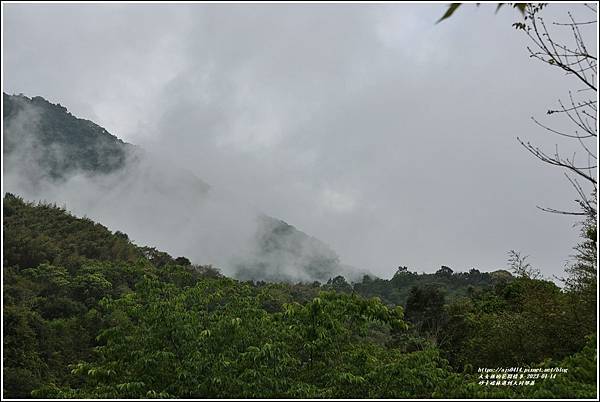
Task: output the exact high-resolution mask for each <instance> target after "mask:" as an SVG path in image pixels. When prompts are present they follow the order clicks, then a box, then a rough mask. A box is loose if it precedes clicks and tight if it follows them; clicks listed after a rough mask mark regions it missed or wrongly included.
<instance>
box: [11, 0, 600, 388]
mask: <svg viewBox="0 0 600 402" xmlns="http://www.w3.org/2000/svg"><path fill="white" fill-rule="evenodd" d="M459 6H460V4H458V3H454V4H452V5H450V6H449V7H448V9H447V11H446V13H445V14H444V15H443V16H442V18H441V19H440V21H442V20H447V19H449V18H450V17H452V16H453V14H454V12H455V11H456V10H457V9H458V8H459ZM501 6H502V5H499V6H498V9H500V8H502V7H501ZM585 7H587V9H588V10H589V11H590V12H591V13H592V14H593V15H594V18H593V19H591V20H585V21H583V20H577V19H575V18H574V17H573V16H572V15H571V14H569V20H568V21H567V22H565V23H562V22H553V26H554V27H558V28H566V29H568V30H570V32H572V35H573V39H574V45H568V44H564V43H562V42H559V41H557V40H555V39H553V36H552V35H551V34H550V31H549V29H548V26H549V24H547V23H546V22H544V19H543V18H542V15H543V14H542V10H545V9H546V6H545V5H535V4H529V3H527V4H526V3H516V4H514V5H513V8H515V9H517V10H518V11H519V12H520V13H522V16H523V19H522V21H521V20H519V22H517V23H515V24H514V25H513V26H514V27H515V28H516V29H517V30H518V31H523V32H524V33H525V34H526V35H527V36H528V37H529V38H530V39H531V40H532V42H533V45H532V47H531V48H530V49H529V52H530V56H531V57H532V59H535V60H538V61H542V62H544V63H546V64H548V65H549V66H550V67H551V68H558V69H559V70H561V71H562V72H564V73H566V75H567V78H573V77H575V81H577V82H578V83H579V85H583V86H584V87H585V88H584V90H582V89H581V88H579V87H577V89H574V90H573V92H572V93H569V96H568V101H567V102H562V101H559V103H558V104H559V108H557V109H551V110H549V111H548V115H551V116H552V117H557V116H562V117H564V118H565V121H566V122H567V126H566V127H567V129H566V130H564V129H563V128H560V129H558V128H553V127H552V126H550V125H547V124H546V123H543V122H541V121H540V119H538V118H534V119H533V120H534V122H535V123H536V124H537V126H540V127H541V128H542V129H543V130H545V131H547V132H548V133H549V134H551V135H558V136H559V137H563V138H566V139H567V140H569V141H571V143H572V144H571V145H573V144H574V147H575V148H576V149H578V151H576V153H575V154H573V156H566V155H568V154H567V153H563V152H559V150H558V149H559V148H558V146H556V147H555V149H556V152H555V153H547V152H546V151H544V150H542V149H543V148H542V147H541V146H538V145H532V144H530V143H528V142H525V141H524V140H522V139H521V137H518V141H519V142H520V144H521V145H522V146H523V147H525V149H526V150H527V151H529V152H530V153H532V154H533V156H535V157H536V158H537V159H539V160H541V161H542V162H544V163H546V164H547V165H551V166H553V167H558V168H560V169H561V170H563V171H564V172H565V175H566V178H567V181H568V183H569V184H570V187H567V189H568V191H574V194H575V196H576V197H577V199H575V200H574V201H575V207H576V208H578V209H577V210H563V209H558V208H553V207H552V208H549V207H543V208H541V209H543V210H545V211H546V212H552V213H557V214H561V215H574V216H575V218H574V219H575V220H576V222H577V225H578V226H577V229H575V230H578V231H579V240H578V243H577V244H574V245H573V255H572V257H571V259H570V260H569V261H568V262H567V264H566V267H565V277H564V278H549V277H548V276H547V274H546V272H545V271H544V267H540V266H537V265H535V264H533V263H531V262H530V260H529V259H528V256H527V255H525V254H524V253H522V252H520V251H516V250H510V251H508V252H507V256H506V257H507V258H506V261H501V262H500V263H499V266H497V267H494V268H493V269H483V268H480V267H473V266H469V267H455V266H453V265H452V266H447V265H441V266H439V268H437V267H428V269H429V273H426V272H421V273H419V272H417V270H416V269H415V268H414V267H409V266H404V265H400V266H398V267H397V269H396V272H395V273H394V274H393V275H391V276H390V277H389V278H380V277H377V276H376V275H373V274H372V273H370V272H368V271H367V270H365V269H362V268H360V267H353V266H350V265H346V264H344V263H343V262H342V261H341V259H340V257H339V256H338V254H337V253H336V252H335V251H334V249H333V248H332V247H330V246H329V245H327V244H326V243H325V242H323V241H321V240H319V239H318V238H316V237H314V236H311V235H309V234H307V233H304V232H303V231H302V230H300V229H299V228H297V227H295V226H293V225H291V224H289V223H287V222H285V221H283V220H280V219H277V218H273V217H271V216H269V215H266V214H265V213H264V212H263V211H258V210H257V209H256V208H254V207H253V206H251V205H247V204H246V203H245V202H244V201H245V200H240V199H236V198H235V197H232V196H231V194H228V193H227V192H226V191H220V190H219V189H218V188H217V187H218V183H211V184H210V185H209V184H208V183H206V182H205V181H203V180H202V179H201V178H199V177H197V176H196V175H195V174H194V173H192V172H190V171H187V170H186V169H183V168H181V167H180V166H177V164H176V163H175V162H176V161H170V160H164V159H161V158H160V155H152V154H149V153H147V152H146V151H144V150H142V149H141V148H139V147H137V146H135V145H132V144H128V143H126V142H123V141H122V140H120V139H118V138H117V137H115V136H113V135H112V134H110V133H109V132H108V131H107V130H106V129H104V128H102V127H100V126H99V125H97V124H95V123H93V122H91V121H89V120H84V119H80V118H77V117H75V116H73V115H72V114H71V113H69V112H68V111H67V109H66V108H65V107H63V106H62V105H60V104H52V103H51V102H49V101H47V100H45V99H44V98H42V97H39V96H35V97H32V98H29V97H27V96H25V95H22V94H20V95H8V94H3V103H4V114H3V125H4V136H3V144H4V155H3V158H4V171H3V179H4V180H5V183H4V185H5V193H4V194H3V207H2V208H3V209H2V210H3V239H4V243H3V317H2V319H3V329H4V332H3V385H2V386H3V390H2V393H3V397H5V398H18V399H21V398H32V397H33V398H59V399H87V398H90V399H96V398H102V399H116V398H131V399H154V398H159V399H166V398H191V399H206V398H295V399H308V398H310V399H317V398H319V399H320V398H322V399H329V398H362V399H383V398H386V399H387V398H389V399H401V398H411V399H415V398H417V399H430V398H457V399H458V398H463V399H464V398H477V399H482V398H490V399H492V398H493V399H497V398H502V399H513V398H527V399H546V398H548V399H554V398H555V399H566V398H586V399H593V398H596V397H597V396H598V395H597V390H598V388H597V372H598V371H597V369H598V368H597V356H598V352H597V325H598V324H597V201H596V197H597V182H596V180H597V179H596V177H597V174H596V169H597V166H596V159H597V155H596V152H595V150H594V147H593V146H595V145H597V144H596V141H597V110H596V107H597V101H596V100H595V96H596V92H597V88H596V85H597V83H596V73H597V70H596V69H597V65H596V60H597V59H596V55H595V53H594V52H593V51H592V50H595V49H591V46H589V45H588V44H587V42H586V40H585V36H584V35H583V33H582V29H583V27H584V26H585V27H587V26H588V25H594V24H595V23H596V20H595V14H596V8H595V6H587V5H585ZM450 21H452V19H450V20H448V21H446V22H445V23H448V22H450ZM589 94H593V95H589ZM561 127H565V126H561ZM569 130H570V131H569ZM568 149H569V150H571V148H568ZM577 152H579V153H577ZM582 154H583V155H582ZM575 155H578V156H579V158H577V157H576V156H575ZM581 156H583V158H581ZM582 161H583V162H582ZM522 174H526V172H522ZM338 201H339V200H338ZM340 202H341V201H340ZM267 212H268V211H267ZM554 218H556V215H551V214H548V216H547V219H554ZM481 230H482V232H483V231H492V230H494V228H493V227H487V226H486V225H483V224H482V225H481ZM515 230H518V229H517V228H515ZM425 241H427V242H428V244H429V245H430V247H431V252H432V253H435V252H436V249H435V247H436V244H435V242H433V241H431V240H430V239H429V238H426V239H425ZM450 265H451V264H450Z"/></svg>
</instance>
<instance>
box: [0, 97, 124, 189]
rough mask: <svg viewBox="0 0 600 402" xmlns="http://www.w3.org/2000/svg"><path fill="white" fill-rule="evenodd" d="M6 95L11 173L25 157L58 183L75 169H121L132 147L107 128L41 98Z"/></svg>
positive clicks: (6, 147) (6, 145) (6, 143)
mask: <svg viewBox="0 0 600 402" xmlns="http://www.w3.org/2000/svg"><path fill="white" fill-rule="evenodd" d="M2 97H3V101H4V113H3V117H4V138H3V141H4V155H5V156H6V157H7V159H8V160H7V163H8V168H9V169H10V167H11V161H12V160H14V159H11V158H26V159H30V160H31V159H33V160H31V162H36V163H37V164H38V165H39V166H40V167H42V168H44V169H45V171H44V172H43V173H44V174H47V175H49V176H50V177H51V178H54V179H57V178H63V177H65V176H66V175H68V174H70V173H73V172H75V171H84V172H89V173H110V172H112V171H115V170H117V169H121V168H123V167H124V166H125V163H126V159H127V157H128V154H129V153H130V152H132V151H133V149H134V147H133V145H131V144H128V143H125V142H123V141H122V140H120V139H119V138H117V137H115V136H114V135H112V134H110V133H109V132H108V131H106V129H104V128H103V127H100V126H99V125H97V124H95V123H93V122H91V121H89V120H84V119H79V118H77V117H75V116H73V115H72V114H71V113H69V112H68V111H67V109H66V108H65V107H64V106H61V105H60V104H56V105H55V104H52V103H50V102H48V101H47V100H46V99H44V98H42V97H40V96H36V97H33V98H28V97H26V96H24V95H13V96H11V95H7V94H5V93H3V94H2Z"/></svg>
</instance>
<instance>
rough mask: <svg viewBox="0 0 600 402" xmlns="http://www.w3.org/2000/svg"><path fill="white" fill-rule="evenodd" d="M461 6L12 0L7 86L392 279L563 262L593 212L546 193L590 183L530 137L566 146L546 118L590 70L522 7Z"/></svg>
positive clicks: (548, 267)
mask: <svg viewBox="0 0 600 402" xmlns="http://www.w3.org/2000/svg"><path fill="white" fill-rule="evenodd" d="M445 8H446V6H445V5H442V4H426V5H417V4H414V5H410V4H395V5H394V4H390V5H388V4H385V5H373V4H368V5H342V4H329V5H326V4H296V5H290V4H275V5H272V4H264V5H261V4H255V5H246V4H220V5H206V4H203V5H201V4H186V5H170V4H169V5H168V4H164V5H157V4H154V5H148V4H146V5H126V4H120V5H112V4H110V5H109V4H106V5H89V4H86V5H64V4H63V5H44V4H3V10H4V20H3V45H4V47H3V51H4V57H3V63H4V65H3V67H4V77H3V78H4V79H3V80H2V82H3V90H4V91H5V92H8V93H23V94H25V95H27V96H36V95H40V96H43V97H45V98H47V99H48V100H50V101H52V102H57V103H60V104H62V105H64V106H66V107H67V108H68V109H69V111H71V112H72V113H73V114H74V115H76V116H78V117H83V118H87V119H90V120H93V121H94V122H96V123H98V124H99V125H101V126H103V127H105V128H106V129H107V130H108V131H110V132H111V133H112V134H114V135H116V136H118V137H120V138H122V139H123V140H125V141H128V142H131V143H134V144H137V145H140V146H142V147H144V148H147V149H154V150H156V149H160V150H161V152H162V153H163V154H164V155H166V156H168V157H169V158H172V160H173V161H174V163H176V164H179V165H181V166H183V167H186V168H188V169H190V170H192V171H193V172H194V173H195V174H196V175H197V176H199V177H200V178H202V179H203V180H205V181H206V182H208V183H210V184H211V185H212V186H215V187H219V188H222V189H225V190H226V191H230V192H232V193H233V194H235V195H236V196H237V197H238V198H239V199H240V200H244V201H246V202H248V203H249V204H251V205H253V206H255V207H257V208H259V209H260V210H262V211H264V212H265V213H268V214H270V215H272V216H276V217H279V218H281V219H284V220H285V221H287V222H289V223H291V224H293V225H295V226H297V227H298V228H300V229H301V230H303V231H305V232H307V233H309V234H311V235H314V236H316V237H318V238H320V239H321V240H323V241H325V242H326V243H328V244H329V245H330V246H331V247H332V248H333V249H335V250H336V251H337V252H338V254H339V255H340V256H341V258H342V261H343V262H345V263H348V264H352V265H355V266H360V267H364V268H367V269H369V270H371V271H372V272H374V273H377V274H379V275H382V276H384V277H389V276H391V275H392V274H393V273H394V272H395V269H396V267H397V266H399V265H406V266H408V267H409V268H410V269H411V270H415V271H419V272H421V271H425V272H433V271H435V270H437V269H438V268H439V266H440V265H448V266H450V267H452V268H453V269H455V270H458V271H463V270H468V269H470V268H472V267H476V268H479V269H481V270H486V271H488V270H495V269H499V268H506V260H507V252H508V251H509V250H511V249H515V250H521V251H522V252H523V253H524V254H528V255H530V262H531V263H532V264H533V265H535V266H537V267H538V268H540V269H541V270H542V272H543V273H544V274H545V275H546V276H548V277H550V276H552V275H560V274H561V273H562V271H563V268H564V264H565V261H566V260H567V259H568V257H569V255H570V254H571V253H572V247H573V246H574V245H575V244H576V242H577V240H578V230H577V228H573V227H572V226H573V224H574V223H575V220H574V219H573V218H572V217H565V216H558V215H551V214H547V213H544V212H541V211H539V210H538V209H536V205H542V206H549V207H554V208H566V209H570V208H571V207H573V206H574V203H573V199H574V198H575V196H574V193H573V191H572V189H571V188H570V187H569V184H568V182H567V181H566V179H565V178H564V177H563V176H562V172H561V171H560V170H558V169H555V168H552V167H550V166H546V165H544V164H542V163H541V162H539V161H538V160H536V159H534V158H533V157H532V156H531V155H530V154H529V153H527V152H526V151H525V150H524V149H523V148H522V147H521V146H520V145H519V144H518V142H517V140H516V137H517V136H520V137H524V138H525V139H527V140H530V141H532V142H533V143H537V144H540V145H544V146H546V147H549V149H550V150H552V149H553V148H554V144H555V143H557V142H559V141H558V139H557V138H554V137H551V136H550V135H549V134H548V133H547V132H544V131H543V130H541V129H540V128H538V127H537V126H536V125H535V124H534V123H533V122H532V121H531V120H530V117H531V116H536V117H538V118H540V119H542V121H545V122H547V123H549V124H555V125H556V126H561V125H562V124H563V123H561V122H560V121H557V120H553V118H552V117H547V116H546V115H545V112H546V110H548V109H549V108H551V107H554V106H555V105H556V101H557V100H558V99H559V98H561V97H562V98H565V97H566V96H567V95H568V90H569V89H578V88H579V86H577V85H576V83H575V82H574V81H572V80H570V79H569V78H568V77H565V76H564V75H563V74H562V73H561V72H559V71H556V70H554V69H552V68H551V67H549V66H547V65H542V64H541V63H540V62H537V61H535V60H532V59H530V58H529V57H528V53H527V50H526V45H527V44H528V40H527V38H526V36H525V35H524V34H523V33H522V32H520V31H516V30H515V29H514V28H512V27H511V24H512V23H513V22H515V21H517V20H518V19H519V15H518V13H517V12H516V11H514V10H512V9H510V8H508V7H505V8H504V9H502V10H500V11H499V12H498V13H497V14H495V13H494V8H495V5H490V4H487V5H482V6H481V7H475V5H465V6H463V7H462V8H461V9H459V10H458V11H457V13H456V14H455V16H453V17H452V18H451V19H449V20H447V21H444V22H442V23H440V24H438V25H436V24H435V21H436V20H437V19H438V18H439V17H440V16H441V14H443V12H444V11H445ZM580 8H581V6H580V5H579V6H577V5H573V6H563V5H551V6H550V7H549V8H548V9H547V10H546V12H545V14H547V15H548V17H549V19H552V18H553V16H555V15H561V16H566V14H565V12H566V10H568V9H574V10H575V15H578V12H579V11H582V10H580ZM578 10H579V11H578ZM562 19H563V20H564V18H562ZM589 39H590V41H591V42H590V47H591V48H595V47H596V39H595V37H594V36H593V35H592V36H589Z"/></svg>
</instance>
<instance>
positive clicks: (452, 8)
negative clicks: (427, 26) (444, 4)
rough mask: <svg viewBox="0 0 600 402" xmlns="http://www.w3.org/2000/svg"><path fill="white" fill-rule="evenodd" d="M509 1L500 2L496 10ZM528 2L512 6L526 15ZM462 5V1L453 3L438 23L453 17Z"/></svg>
mask: <svg viewBox="0 0 600 402" xmlns="http://www.w3.org/2000/svg"><path fill="white" fill-rule="evenodd" d="M506 4H507V3H498V5H497V6H496V12H498V11H500V9H501V8H502V7H503V6H504V5H506ZM527 4H528V3H513V4H512V6H513V8H514V9H517V10H519V12H520V13H521V15H525V9H526V7H527ZM476 5H477V7H479V3H477V4H476ZM460 6H462V3H452V4H450V5H449V6H448V8H447V9H446V12H445V13H444V15H442V17H441V18H440V19H439V20H437V22H436V24H437V23H440V22H442V21H443V20H445V19H447V18H450V17H452V15H453V14H454V12H455V11H456V10H458V8H459V7H460Z"/></svg>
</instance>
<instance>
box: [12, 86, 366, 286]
mask: <svg viewBox="0 0 600 402" xmlns="http://www.w3.org/2000/svg"><path fill="white" fill-rule="evenodd" d="M3 100H4V114H3V118H4V121H3V124H4V139H3V141H4V155H3V157H4V162H5V163H4V172H3V174H4V179H5V180H4V182H5V191H9V192H13V193H15V194H19V195H21V196H23V197H24V198H25V199H28V200H46V201H50V202H56V203H58V204H59V205H65V206H66V208H67V209H68V210H69V211H71V212H73V213H75V214H77V215H87V216H90V217H91V218H93V219H95V220H97V221H100V222H102V223H103V224H105V225H107V226H108V227H110V228H112V229H115V230H122V231H126V232H127V233H129V234H130V235H131V236H132V239H134V240H135V241H138V242H140V243H144V244H153V245H156V246H157V247H159V248H161V249H165V250H167V251H168V252H171V253H174V254H180V255H188V256H190V257H191V258H192V259H194V260H195V261H197V262H202V263H213V264H218V265H219V266H221V267H222V268H223V269H224V271H225V272H227V273H229V274H235V275H236V276H237V277H239V278H243V279H259V280H269V281H271V280H277V281H300V280H301V281H314V280H318V281H327V280H328V279H329V278H332V277H334V276H336V275H339V274H344V275H346V276H347V277H348V278H349V279H350V278H351V279H358V278H359V277H360V276H361V275H360V274H359V273H358V271H356V272H354V270H353V269H352V268H351V267H348V266H344V265H341V264H340V262H339V257H338V256H337V254H336V253H335V252H334V251H333V250H331V249H330V248H329V247H328V246H327V245H326V244H324V243H323V242H321V241H320V240H318V239H315V238H313V237H311V236H309V235H307V234H305V233H303V232H301V231H300V230H298V229H296V228H295V227H293V226H291V225H288V224H287V223H285V222H283V221H280V220H278V219H274V218H270V217H268V216H266V215H261V214H260V213H258V212H257V211H253V210H251V208H250V207H248V206H244V205H242V204H243V202H240V201H239V200H237V199H235V197H233V196H231V195H223V194H220V193H218V191H216V189H213V188H211V186H209V185H208V184H207V183H206V182H204V181H203V180H201V179H200V178H198V177H197V176H196V175H194V174H193V173H192V172H190V171H187V170H185V169H182V168H179V167H177V165H176V162H177V161H170V160H166V161H165V160H161V159H160V157H159V156H157V155H149V154H148V153H146V152H145V151H144V150H142V149H141V148H139V147H136V146H134V145H132V144H128V143H126V142H124V141H122V140H120V139H119V138H117V137H116V136H114V135H112V134H111V133H109V132H108V131H107V130H106V129H104V128H102V127H100V126H99V125H97V124H95V123H93V122H91V121H89V120H84V119H79V118H77V117H75V116H73V115H72V114H71V113H69V112H68V111H67V109H66V108H65V107H63V106H61V105H60V104H52V103H50V102H48V101H47V100H45V99H44V98H41V97H39V96H38V97H32V98H29V97H27V96H24V95H7V94H3ZM217 184H218V183H217Z"/></svg>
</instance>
